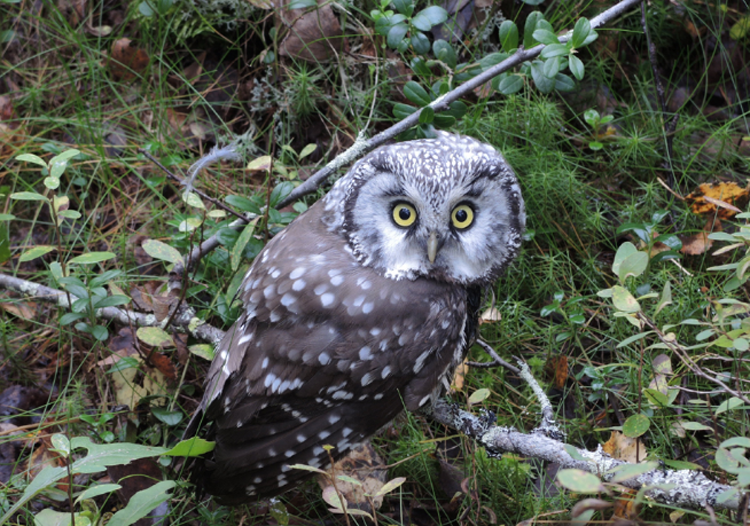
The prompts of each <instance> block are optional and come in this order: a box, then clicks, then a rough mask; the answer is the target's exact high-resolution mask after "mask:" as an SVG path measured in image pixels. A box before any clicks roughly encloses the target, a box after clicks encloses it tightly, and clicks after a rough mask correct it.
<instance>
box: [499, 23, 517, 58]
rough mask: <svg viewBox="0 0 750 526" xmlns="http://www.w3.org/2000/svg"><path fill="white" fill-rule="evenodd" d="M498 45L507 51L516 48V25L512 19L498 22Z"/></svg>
mask: <svg viewBox="0 0 750 526" xmlns="http://www.w3.org/2000/svg"><path fill="white" fill-rule="evenodd" d="M500 45H501V46H502V49H503V51H506V52H508V53H510V52H512V51H514V50H516V49H518V26H516V24H515V23H514V22H513V21H512V20H505V21H504V22H503V23H502V24H500Z"/></svg>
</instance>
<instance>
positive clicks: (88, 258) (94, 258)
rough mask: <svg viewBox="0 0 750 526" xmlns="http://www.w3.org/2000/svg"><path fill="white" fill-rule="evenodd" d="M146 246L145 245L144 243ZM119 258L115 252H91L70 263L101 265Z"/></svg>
mask: <svg viewBox="0 0 750 526" xmlns="http://www.w3.org/2000/svg"><path fill="white" fill-rule="evenodd" d="M144 244H145V243H144ZM115 257H117V254H114V253H113V252H89V253H88V254H82V255H80V256H76V257H74V258H73V259H71V260H70V261H69V262H68V263H71V264H75V265H91V264H93V263H101V262H102V261H107V260H108V259H113V258H115Z"/></svg>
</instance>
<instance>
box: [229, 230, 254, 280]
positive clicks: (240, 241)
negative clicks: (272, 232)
mask: <svg viewBox="0 0 750 526" xmlns="http://www.w3.org/2000/svg"><path fill="white" fill-rule="evenodd" d="M253 232H255V225H254V224H252V223H248V224H247V225H245V228H243V229H242V232H240V236H239V237H238V238H237V241H236V242H235V243H234V246H233V247H232V251H231V253H230V258H231V262H232V270H234V271H236V270H237V269H238V268H240V263H242V254H243V252H244V251H245V247H246V246H247V244H248V243H249V242H250V239H251V238H252V237H253Z"/></svg>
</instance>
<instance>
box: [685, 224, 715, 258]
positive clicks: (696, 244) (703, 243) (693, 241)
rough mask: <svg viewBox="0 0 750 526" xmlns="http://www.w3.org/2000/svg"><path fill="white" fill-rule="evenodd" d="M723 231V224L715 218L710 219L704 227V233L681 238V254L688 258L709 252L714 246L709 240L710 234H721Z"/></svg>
mask: <svg viewBox="0 0 750 526" xmlns="http://www.w3.org/2000/svg"><path fill="white" fill-rule="evenodd" d="M721 230H722V228H721V222H720V221H714V220H713V217H709V219H708V221H707V222H706V226H704V227H703V232H698V233H696V234H693V235H692V236H680V240H681V241H682V248H681V249H680V252H682V253H683V254H686V255H688V256H699V255H701V254H703V253H704V252H707V251H708V250H709V249H710V248H711V246H712V245H713V244H714V242H713V240H712V239H709V238H708V234H710V233H711V232H721Z"/></svg>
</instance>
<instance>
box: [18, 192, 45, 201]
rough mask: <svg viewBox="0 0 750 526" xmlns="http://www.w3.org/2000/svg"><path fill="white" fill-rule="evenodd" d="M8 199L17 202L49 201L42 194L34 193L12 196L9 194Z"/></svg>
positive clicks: (20, 193)
mask: <svg viewBox="0 0 750 526" xmlns="http://www.w3.org/2000/svg"><path fill="white" fill-rule="evenodd" d="M10 198H11V199H15V200H17V201H49V199H47V198H46V197H44V196H43V195H42V194H38V193H36V192H16V193H14V194H10Z"/></svg>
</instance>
